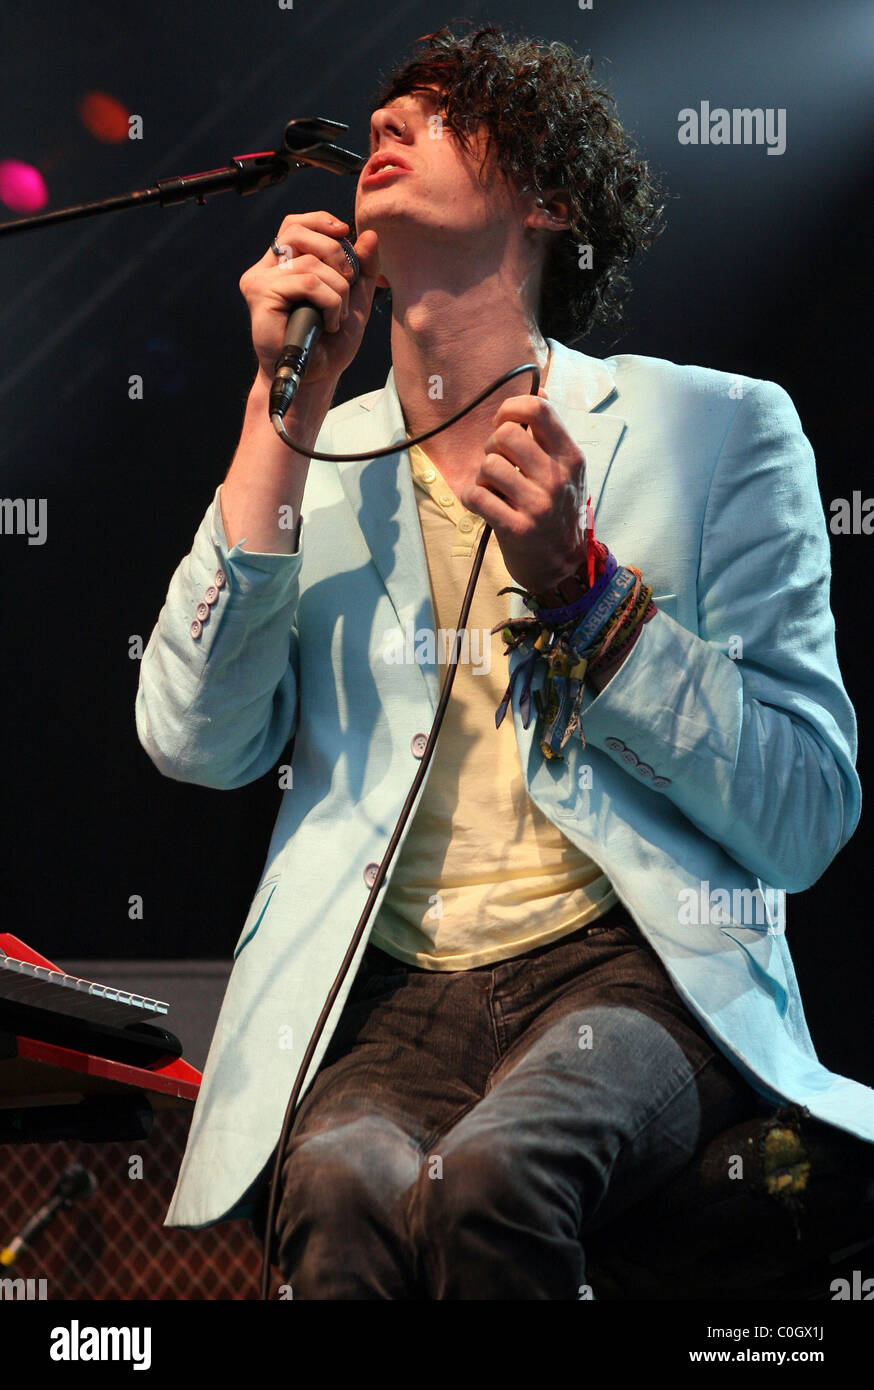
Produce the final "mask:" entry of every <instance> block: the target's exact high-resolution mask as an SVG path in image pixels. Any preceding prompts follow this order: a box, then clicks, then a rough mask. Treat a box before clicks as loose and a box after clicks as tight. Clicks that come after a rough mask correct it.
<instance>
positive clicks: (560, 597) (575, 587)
mask: <svg viewBox="0 0 874 1390" xmlns="http://www.w3.org/2000/svg"><path fill="white" fill-rule="evenodd" d="M588 588H589V576H588V572H587V569H586V555H585V554H583V556H582V557H581V558H580V559H579V560H578V562H577V564H576V566H575V567H574V569H573V570H571V571H570V573H568V574H565V576H564V578H563V579H560V580H558V582H557V583H556V584H554V585H553V587H552V588H551V589H542V590H539V591H538V593H537V594H536V595H535V598H536V600H537V606H538V607H539V608H563V607H565V606H566V605H567V604H569V603H576V601H577V599H578V598H582V596H583V594H585V593H587V592H588Z"/></svg>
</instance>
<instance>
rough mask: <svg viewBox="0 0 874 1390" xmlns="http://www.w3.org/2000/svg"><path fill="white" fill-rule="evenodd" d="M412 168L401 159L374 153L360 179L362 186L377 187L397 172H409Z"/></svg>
mask: <svg viewBox="0 0 874 1390" xmlns="http://www.w3.org/2000/svg"><path fill="white" fill-rule="evenodd" d="M411 172H412V170H411V169H410V167H409V165H408V164H405V163H404V161H403V160H402V159H392V158H391V157H390V156H389V155H376V157H375V158H374V159H372V160H371V161H370V164H369V165H368V167H367V172H366V173H365V174H364V177H363V178H362V180H361V187H362V188H371V187H373V188H378V187H380V185H381V184H383V183H388V182H389V180H390V179H392V178H394V177H395V176H396V175H397V174H409V173H411Z"/></svg>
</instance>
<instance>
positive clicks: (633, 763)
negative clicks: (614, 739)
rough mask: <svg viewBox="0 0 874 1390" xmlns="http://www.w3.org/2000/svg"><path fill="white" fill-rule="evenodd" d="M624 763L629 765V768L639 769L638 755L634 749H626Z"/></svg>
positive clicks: (623, 756) (623, 754)
mask: <svg viewBox="0 0 874 1390" xmlns="http://www.w3.org/2000/svg"><path fill="white" fill-rule="evenodd" d="M622 762H624V763H627V764H628V766H629V767H637V754H636V753H635V751H634V749H633V748H626V749H625V750H624V751H623V753H622Z"/></svg>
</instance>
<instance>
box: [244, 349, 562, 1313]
mask: <svg viewBox="0 0 874 1390" xmlns="http://www.w3.org/2000/svg"><path fill="white" fill-rule="evenodd" d="M522 372H531V374H532V382H531V393H530V394H531V395H532V396H536V395H537V394H538V392H539V390H540V368H539V367H538V365H537V363H536V362H526V363H524V364H523V365H522V366H521V367H513V368H511V370H510V371H508V372H505V373H504V375H503V376H500V377H498V378H497V380H496V381H494V382H492V384H491V386H488V387H486V389H485V391H481V392H480V394H479V395H478V396H476V397H475V398H474V399H473V400H472V401H470V402H469V404H468V405H465V406H462V408H461V410H458V411H456V413H455V414H454V415H451V416H450V417H449V419H448V420H444V421H443V423H442V424H440V425H435V426H434V428H433V429H430V430H426V431H425V433H424V434H420V435H417V436H416V437H415V438H414V439H408V440H407V441H406V443H405V444H403V445H400V446H399V445H398V444H389V445H388V446H387V448H384V449H371V450H368V451H366V452H365V453H362V454H325V453H319V452H318V451H316V450H315V449H304V448H302V447H301V446H300V445H299V444H295V442H294V440H293V439H291V438H290V437H289V435H288V434H287V432H286V430H285V425H284V424H283V421H282V418H281V416H279V415H278V414H274V415H272V416H271V418H272V420H273V424H274V428H275V429H276V432H277V434H278V435H279V437H280V438H281V439H282V440H283V441H284V443H286V444H287V445H288V447H289V448H290V449H293V450H294V452H295V453H297V454H302V455H303V456H304V458H310V459H323V460H324V461H325V462H327V463H359V462H361V461H362V460H366V459H375V458H386V457H387V456H388V455H389V454H396V453H398V451H399V449H400V448H403V449H405V450H406V449H410V448H412V447H413V445H414V444H421V443H422V441H423V440H425V439H430V438H431V437H432V436H433V435H435V434H439V433H440V431H441V430H445V429H448V428H449V426H450V425H454V424H455V422H456V420H460V419H461V418H462V416H464V415H467V414H468V412H469V411H471V410H473V409H474V408H475V407H476V406H478V405H479V404H480V402H481V401H484V400H485V399H486V397H487V396H490V395H491V394H492V392H493V391H497V390H498V388H499V387H500V386H503V385H504V383H505V382H507V381H511V380H512V378H513V377H515V376H519V375H520V374H521V373H522ZM526 428H527V427H526ZM491 534H492V528H491V526H489V525H488V524H486V525H485V526H484V527H483V533H482V536H481V537H480V542H479V546H478V547H477V552H476V555H475V556H474V560H473V565H472V566H471V571H470V577H469V579H468V581H467V589H466V590H465V594H464V599H463V600H462V604H461V612H460V614H459V616H458V624H457V628H456V633H455V643H454V646H453V649H452V655H451V657H450V659H449V664H448V668H447V671H446V677H445V679H444V681H443V689H442V690H441V692H440V698H439V700H438V703H437V710H436V713H435V715H434V722H433V724H432V725H431V731H430V733H429V734H428V742H427V743H426V745H425V751H424V753H423V754H422V759H421V762H420V764H419V766H418V768H417V769H416V775H415V777H414V778H413V781H412V785H411V786H410V790H409V791H408V793H407V798H406V801H405V802H404V804H403V806H402V808H401V813H400V815H399V816H398V820H397V824H396V825H395V828H394V830H393V831H392V834H391V839H390V840H389V842H388V846H387V847H386V851H385V854H384V855H383V857H382V861H381V863H380V865H379V869H378V870H377V873H376V877H375V878H374V880H373V884H372V885H371V889H370V892H369V893H368V895H367V901H366V903H365V904H364V910H363V911H362V913H361V916H360V917H359V919H358V924H357V926H356V928H355V931H354V932H353V934H352V940H351V941H350V942H349V946H348V947H347V950H346V954H345V956H344V957H343V959H342V961H341V962H340V969H339V970H338V971H337V974H336V976H335V978H334V983H333V984H332V985H331V988H330V989H329V991H328V995H327V998H326V999H325V1002H324V1004H323V1006H322V1011H321V1013H320V1014H319V1016H318V1018H317V1019H316V1025H315V1028H314V1029H313V1032H312V1036H311V1038H310V1040H309V1042H308V1043H307V1046H306V1050H305V1052H304V1055H303V1060H302V1061H301V1064H300V1067H299V1069H298V1073H297V1076H296V1077H295V1080H294V1085H293V1086H292V1088H291V1095H290V1096H289V1099H288V1105H287V1106H286V1109H285V1117H284V1119H283V1121H282V1130H281V1132H280V1135H279V1139H278V1141H277V1145H276V1158H275V1161H274V1164H273V1174H272V1177H271V1180H270V1198H269V1201H268V1204H267V1223H266V1226H265V1230H264V1240H263V1249H262V1263H261V1301H262V1302H267V1301H269V1298H270V1266H271V1254H272V1248H273V1223H274V1221H275V1220H276V1207H277V1197H278V1194H279V1185H280V1178H281V1172H282V1158H283V1154H284V1152H285V1145H286V1143H287V1141H288V1135H289V1132H290V1129H291V1124H292V1119H293V1116H294V1111H295V1109H296V1106H297V1098H298V1095H299V1094H300V1090H301V1087H302V1085H303V1080H304V1077H305V1076H306V1074H307V1071H308V1070H309V1065H310V1062H311V1061H312V1057H313V1053H314V1052H315V1050H316V1047H317V1046H318V1043H319V1039H320V1038H321V1036H322V1033H323V1031H324V1028H325V1024H326V1023H327V1021H328V1016H329V1014H330V1012H331V1009H332V1008H333V1007H334V1003H335V1001H336V998H337V995H338V994H339V993H340V990H341V989H342V987H343V981H344V980H345V978H346V975H347V974H348V972H349V966H350V965H351V964H352V960H353V958H354V956H355V952H356V950H357V947H358V943H359V941H360V940H361V937H362V935H363V933H364V929H365V927H366V926H367V923H368V920H369V918H370V915H371V912H372V910H373V905H374V903H375V901H376V895H377V893H378V892H379V890H380V888H381V887H382V884H383V882H384V880H385V875H386V871H387V869H388V866H389V864H390V863H391V860H392V856H393V855H394V852H395V849H396V848H397V844H398V841H399V839H400V837H401V833H402V831H403V828H404V826H405V825H406V823H407V820H408V818H409V814H410V811H411V809H412V806H413V802H414V801H415V799H416V794H417V792H418V790H419V787H420V786H421V785H422V780H423V778H424V776H425V773H426V772H427V770H428V766H429V764H430V762H431V754H432V753H433V751H434V745H435V744H436V742H437V736H438V734H439V733H440V727H441V725H442V723H443V715H444V713H445V711H446V706H447V704H448V703H449V695H450V692H451V690H452V686H453V682H454V681H455V669H456V664H457V661H458V652H459V649H460V644H461V638H462V636H463V634H464V632H465V631H466V626H467V617H468V614H469V612H470V605H471V603H472V601H473V594H474V589H475V588H476V581H477V579H478V578H479V572H480V570H481V568H482V563H483V559H484V557H485V553H486V546H487V545H488V543H489V537H490V536H491Z"/></svg>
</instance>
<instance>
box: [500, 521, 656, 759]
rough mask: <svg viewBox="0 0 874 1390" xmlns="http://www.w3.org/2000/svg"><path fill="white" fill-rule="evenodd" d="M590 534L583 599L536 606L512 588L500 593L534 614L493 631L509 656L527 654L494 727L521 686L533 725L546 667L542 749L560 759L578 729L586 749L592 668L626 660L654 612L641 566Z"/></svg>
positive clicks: (522, 708) (525, 717) (525, 716)
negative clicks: (584, 718) (514, 596)
mask: <svg viewBox="0 0 874 1390" xmlns="http://www.w3.org/2000/svg"><path fill="white" fill-rule="evenodd" d="M588 539H589V550H588V572H589V575H590V578H591V580H593V581H594V582H592V583H591V584H590V588H589V589H588V590H587V591H586V592H585V593H584V594H582V595H581V596H580V598H579V599H578V600H576V601H575V602H574V603H571V604H566V605H563V606H562V607H561V608H551V609H550V608H537V607H536V604H537V602H538V600H537V598H536V596H535V595H533V594H529V593H528V592H527V591H526V590H524V589H519V588H516V587H515V586H514V585H509V586H507V588H504V589H501V590H500V593H502V594H505V593H510V592H513V593H518V594H520V595H521V596H522V600H523V603H524V604H525V607H526V608H529V609H532V610H533V612H532V613H531V614H530V616H527V617H521V618H513V619H507V620H505V621H504V622H502V623H496V624H495V626H494V627H493V628H492V629H491V630H492V632H498V631H501V633H502V636H503V638H504V641H505V642H506V643H507V647H506V651H505V655H506V656H509V654H510V653H511V652H512V651H515V650H516V649H517V648H520V649H521V650H522V651H524V653H525V659H524V660H523V661H520V662H519V664H518V665H517V667H516V669H515V671H514V672H513V675H512V676H511V678H510V682H509V684H508V686H507V689H506V691H505V692H504V697H503V699H502V700H501V703H500V705H499V706H498V709H497V710H496V712H495V727H496V728H500V726H501V724H502V722H503V720H504V717H505V715H506V712H507V709H508V708H509V705H510V701H511V699H512V694H513V689H514V687H515V686H516V685H517V683H519V684H521V694H520V698H519V712H520V715H521V716H522V722H523V727H524V728H526V729H527V728H528V725H529V723H530V717H531V698H532V687H533V684H534V681H535V677H536V675H537V673H538V671H540V670H544V680H543V683H542V686H541V687H539V688H537V689H535V690H533V698H534V701H535V703H536V706H537V710H538V713H539V714H540V716H541V718H542V728H541V737H540V748H541V751H542V753H543V755H544V756H545V757H547V758H555V757H558V758H561V757H562V749H563V748H564V747H565V745H566V744H567V742H568V740H569V739H570V738H571V736H572V735H573V734H574V733H575V732H578V733H579V738H580V742H581V744H582V746H583V747H584V748H585V746H586V740H585V736H584V734H583V728H582V724H581V722H580V712H581V707H582V700H583V695H584V692H585V677H586V673H587V671H589V670H596V669H597V668H598V666H599V665H600V666H602V667H605V668H606V667H607V666H609V665H610V664H611V663H612V662H614V661H616V660H617V659H620V658H622V657H623V655H624V654H626V653H627V652H628V651H629V650H630V649H631V647H632V646H633V645H634V643H635V641H636V639H637V636H638V635H639V630H640V628H641V627H642V625H643V623H644V622H647V621H648V620H649V619H650V618H651V617H653V616H654V614H655V613H656V612H657V609H656V606H655V604H654V603H653V602H652V589H651V588H650V587H649V585H646V584H644V583H643V579H642V576H641V573H640V570H638V569H635V568H634V567H633V566H627V565H623V566H620V565H618V563H617V561H616V558H615V556H614V555H613V554H612V553H611V552H610V551H609V550H608V549H607V547H606V546H604V545H603V544H602V543H601V542H600V541H595V539H594V537H593V536H591V535H590V536H589V537H588ZM596 574H597V577H596ZM578 577H579V576H578Z"/></svg>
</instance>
